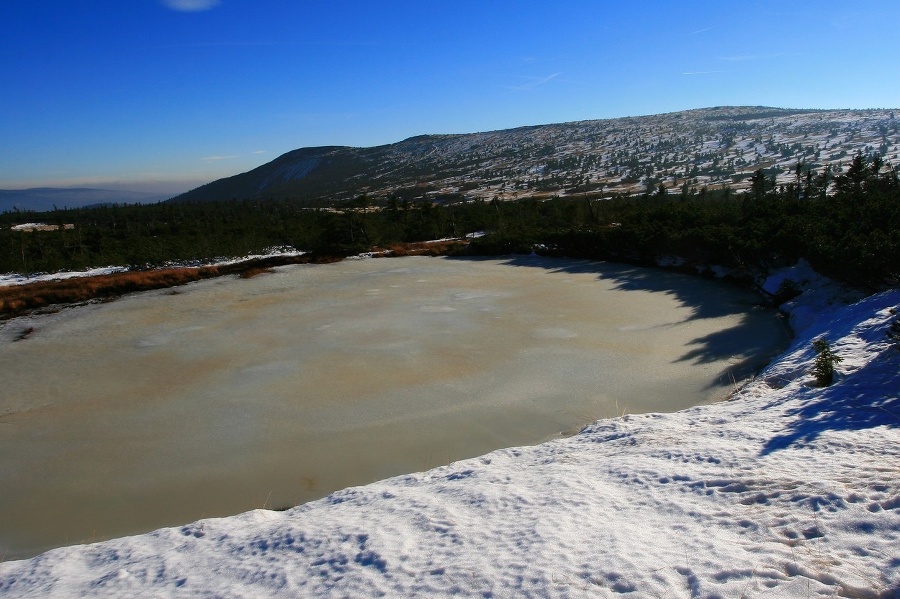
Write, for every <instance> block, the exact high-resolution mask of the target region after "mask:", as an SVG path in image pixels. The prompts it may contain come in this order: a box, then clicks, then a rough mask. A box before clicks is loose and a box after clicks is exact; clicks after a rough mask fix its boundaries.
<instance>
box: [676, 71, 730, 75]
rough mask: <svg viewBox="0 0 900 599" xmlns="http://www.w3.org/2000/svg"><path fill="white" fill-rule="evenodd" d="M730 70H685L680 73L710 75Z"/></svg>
mask: <svg viewBox="0 0 900 599" xmlns="http://www.w3.org/2000/svg"><path fill="white" fill-rule="evenodd" d="M730 72H731V71H685V72H684V73H682V75H712V74H714V73H730Z"/></svg>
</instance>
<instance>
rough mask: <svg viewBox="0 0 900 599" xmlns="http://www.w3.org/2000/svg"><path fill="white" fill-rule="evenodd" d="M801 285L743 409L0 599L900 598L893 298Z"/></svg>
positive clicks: (395, 488)
mask: <svg viewBox="0 0 900 599" xmlns="http://www.w3.org/2000/svg"><path fill="white" fill-rule="evenodd" d="M784 276H785V273H780V274H776V277H781V278H783V277H784ZM787 276H791V278H794V279H797V280H803V281H807V283H808V284H809V285H810V287H809V289H808V291H807V292H806V293H805V294H804V295H801V296H800V297H799V298H798V299H796V300H794V302H793V303H792V305H791V306H790V308H791V310H792V311H793V313H794V314H797V315H803V318H802V319H801V320H800V321H797V322H798V329H799V330H798V331H797V337H796V339H795V341H794V343H793V344H792V346H791V347H790V348H789V349H788V351H787V352H786V353H785V354H783V355H782V356H781V357H780V358H778V359H777V360H776V361H775V362H773V363H772V364H771V365H770V366H769V367H768V368H767V369H766V370H765V371H764V372H763V373H761V374H760V376H758V377H757V378H756V379H755V380H754V381H753V382H751V383H750V384H749V385H747V386H746V387H744V388H743V389H741V390H740V391H739V392H738V393H736V395H735V397H734V399H733V400H731V401H728V402H725V403H720V404H714V405H709V406H700V407H695V408H691V409H688V410H685V411H682V412H678V413H674V414H645V415H627V416H623V417H620V418H615V419H610V420H602V421H599V422H597V423H595V424H593V425H591V426H589V427H587V428H586V429H584V430H583V431H582V432H581V433H580V434H578V435H575V436H573V437H570V438H567V439H561V440H557V441H552V442H549V443H545V444H542V445H538V446H534V447H521V448H511V449H504V450H499V451H495V452H493V453H490V454H488V455H486V456H482V457H480V458H475V459H471V460H465V461H461V462H456V463H453V464H450V465H448V466H445V467H442V468H437V469H435V470H431V471H428V472H424V473H418V474H411V475H407V476H401V477H397V478H393V479H389V480H386V481H382V482H379V483H374V484H372V485H368V486H365V487H358V488H351V489H347V490H344V491H340V492H337V493H334V494H332V495H330V496H329V497H327V498H325V499H322V500H320V501H316V502H312V503H309V504H306V505H302V506H299V507H297V508H294V509H291V510H288V511H286V512H272V511H267V510H256V511H253V512H248V513H246V514H242V515H239V516H235V517H231V518H220V519H209V520H203V521H199V522H196V523H193V524H190V525H186V526H183V527H180V528H169V529H162V530H159V531H156V532H153V533H149V534H145V535H139V536H135V537H129V538H124V539H117V540H112V541H108V542H104V543H98V544H96V545H87V546H76V547H68V548H62V549H57V550H54V551H50V552H48V553H46V554H43V555H41V556H38V557H35V558H33V559H31V560H24V561H18V562H9V563H5V564H0V594H3V595H4V596H8V597H77V596H99V597H122V596H131V597H262V596H266V597H269V596H272V597H298V596H300V597H351V596H352V597H374V596H395V597H399V596H403V597H416V596H418V597H442V596H450V595H454V596H455V595H461V596H479V597H618V596H622V595H624V596H631V597H669V598H680V597H685V598H687V597H706V598H713V597H798V598H799V597H803V598H806V597H835V596H837V597H858V598H860V597H862V598H885V599H886V598H895V597H900V459H898V458H900V428H898V426H900V350H898V348H897V346H896V344H893V343H892V342H891V341H890V339H889V338H888V337H887V336H886V331H887V329H888V327H889V326H890V324H891V323H892V322H894V321H895V320H896V319H897V318H898V315H897V312H900V290H896V289H895V290H892V291H887V292H884V293H881V294H878V295H874V296H871V297H868V298H864V299H862V300H860V301H858V302H856V303H853V304H850V305H842V304H840V303H837V302H836V301H835V300H834V294H829V297H830V298H831V299H830V301H831V302H832V304H830V305H829V304H828V301H826V300H825V299H823V292H822V290H823V289H824V288H825V286H823V282H822V281H821V280H815V278H811V277H810V276H809V273H808V272H807V273H804V272H803V269H802V268H801V269H797V270H795V271H794V272H793V273H787ZM775 282H776V280H775V279H774V278H773V279H772V280H771V281H770V282H769V285H770V286H771V285H773V284H775ZM809 306H815V313H818V314H820V315H821V316H819V317H813V316H812V314H813V311H810V310H809V309H808V307H809ZM822 336H825V337H826V338H827V339H828V340H829V341H830V342H831V344H832V347H833V348H834V350H835V351H836V353H837V354H838V355H839V356H841V357H842V358H843V360H844V361H843V362H841V363H840V364H839V365H838V376H837V379H836V382H835V384H834V385H833V386H831V387H827V388H817V387H814V386H811V382H812V377H811V376H810V375H809V374H808V371H809V368H810V366H811V364H812V361H813V359H814V354H813V351H812V349H811V346H810V342H811V341H812V340H813V339H816V338H819V337H822Z"/></svg>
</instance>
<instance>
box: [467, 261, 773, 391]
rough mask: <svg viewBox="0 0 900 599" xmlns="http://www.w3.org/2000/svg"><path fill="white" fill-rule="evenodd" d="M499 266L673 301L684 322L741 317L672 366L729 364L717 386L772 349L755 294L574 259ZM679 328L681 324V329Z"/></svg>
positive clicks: (755, 366)
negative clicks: (684, 311) (579, 278)
mask: <svg viewBox="0 0 900 599" xmlns="http://www.w3.org/2000/svg"><path fill="white" fill-rule="evenodd" d="M455 259H461V260H497V258H496V257H491V258H470V257H467V258H455ZM501 262H502V263H503V264H506V265H509V266H518V267H522V268H535V269H538V268H540V269H544V270H546V271H549V272H555V273H570V274H592V275H595V276H596V277H597V278H598V279H601V280H604V281H608V282H611V283H613V289H614V290H616V291H648V292H655V293H663V294H665V295H669V296H672V297H673V299H675V300H676V301H677V302H679V303H680V304H681V305H682V306H683V307H686V308H688V309H689V310H690V314H689V315H688V317H687V318H685V319H684V320H683V321H682V322H684V323H687V322H690V321H691V320H698V319H705V318H721V317H726V316H734V315H738V314H740V315H742V317H741V318H740V320H739V321H738V322H737V324H735V325H733V326H731V327H729V328H727V329H723V330H721V331H718V332H716V333H711V334H709V335H704V336H702V337H697V338H696V339H694V340H692V341H691V342H690V343H689V344H688V345H689V346H690V347H691V349H690V350H689V351H688V352H686V353H685V354H684V355H682V356H680V357H678V358H677V359H676V360H674V361H675V362H686V361H691V362H693V363H695V364H711V363H714V362H716V361H719V360H728V361H730V364H731V365H730V366H729V367H728V368H725V369H723V370H722V371H721V372H720V373H719V374H718V375H717V377H716V379H717V380H716V381H715V382H713V383H710V385H709V387H710V388H711V387H713V386H716V385H717V384H719V383H727V382H729V381H730V380H731V379H732V378H734V379H740V378H744V377H746V376H749V375H751V374H752V373H754V372H757V371H759V370H760V369H761V368H762V367H764V366H765V365H766V364H767V363H768V362H769V360H770V359H771V358H772V357H773V355H774V353H773V352H771V351H766V348H771V347H772V340H771V338H766V337H764V336H763V335H761V334H760V328H759V325H760V322H761V321H760V320H759V316H760V315H761V314H754V312H756V311H759V310H762V309H763V308H762V301H761V300H759V299H757V298H756V297H755V296H754V295H753V294H751V293H747V294H746V295H744V296H743V297H740V296H736V294H735V288H734V287H731V286H729V285H727V284H725V283H722V282H718V281H710V280H704V279H700V278H699V277H694V276H690V275H686V274H682V273H674V272H671V271H666V270H663V269H659V268H652V267H645V266H633V265H629V264H620V263H615V262H601V261H594V260H583V259H572V258H548V257H543V256H536V255H530V256H524V255H517V256H510V257H505V258H502V259H501ZM679 324H680V323H679ZM782 341H783V342H784V345H786V344H787V341H788V329H787V326H786V325H785V327H784V331H783V339H782Z"/></svg>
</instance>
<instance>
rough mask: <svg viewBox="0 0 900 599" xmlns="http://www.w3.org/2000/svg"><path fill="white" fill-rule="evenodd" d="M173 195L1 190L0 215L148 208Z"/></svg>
mask: <svg viewBox="0 0 900 599" xmlns="http://www.w3.org/2000/svg"><path fill="white" fill-rule="evenodd" d="M172 195H173V194H158V193H150V192H141V191H121V190H115V189H94V188H90V187H35V188H31V189H0V212H7V211H14V210H21V211H23V212H24V211H34V212H45V211H48V210H53V209H54V208H59V209H63V208H83V207H85V206H91V205H94V204H110V203H119V204H147V203H152V202H161V201H163V200H167V199H169V198H171V197H172Z"/></svg>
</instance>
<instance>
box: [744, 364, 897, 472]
mask: <svg viewBox="0 0 900 599" xmlns="http://www.w3.org/2000/svg"><path fill="white" fill-rule="evenodd" d="M898 356H900V354H898V352H897V350H896V349H895V348H893V347H886V348H885V349H884V350H883V351H882V352H881V355H879V356H878V357H876V358H875V359H873V360H871V361H870V362H869V363H868V364H866V365H865V366H864V367H862V368H861V369H859V370H856V371H855V372H852V373H850V374H848V375H843V376H839V377H838V380H837V381H836V382H835V383H834V384H833V385H831V386H830V387H824V388H817V389H811V390H809V392H808V393H807V394H806V395H807V397H806V398H805V401H804V402H803V405H801V406H800V407H799V408H796V409H794V410H791V411H790V412H788V414H787V416H788V417H793V419H794V420H793V421H792V423H791V424H789V425H788V426H787V427H786V431H785V432H784V434H781V435H777V436H775V437H772V438H771V439H769V441H768V442H767V443H766V444H765V446H764V447H763V449H762V451H761V452H760V454H761V455H767V454H770V453H772V452H774V451H778V450H780V449H786V448H788V447H790V446H792V445H801V446H802V445H806V444H809V443H812V442H814V441H815V440H816V439H817V438H818V437H819V435H821V434H822V433H823V432H825V431H829V430H831V431H841V430H845V431H846V430H862V429H868V428H874V427H877V426H889V427H897V426H900V393H898V389H900V372H898V370H897V363H898V361H900V357H898Z"/></svg>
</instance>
